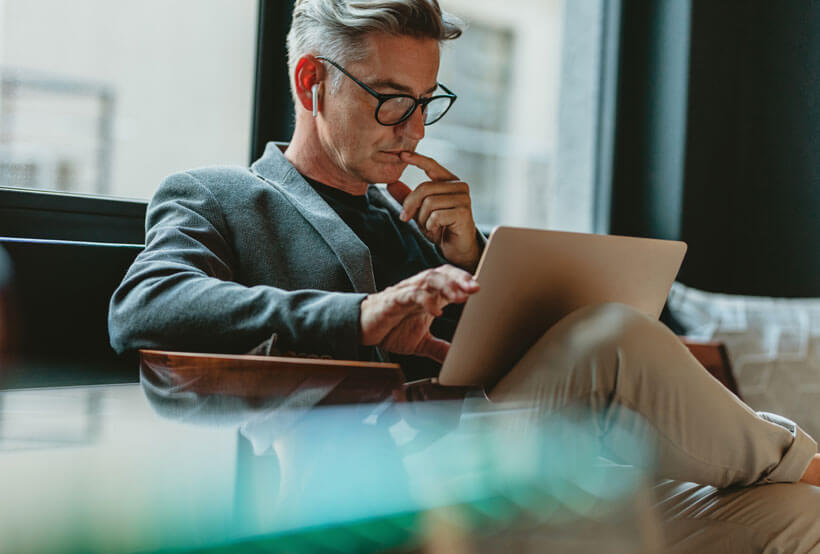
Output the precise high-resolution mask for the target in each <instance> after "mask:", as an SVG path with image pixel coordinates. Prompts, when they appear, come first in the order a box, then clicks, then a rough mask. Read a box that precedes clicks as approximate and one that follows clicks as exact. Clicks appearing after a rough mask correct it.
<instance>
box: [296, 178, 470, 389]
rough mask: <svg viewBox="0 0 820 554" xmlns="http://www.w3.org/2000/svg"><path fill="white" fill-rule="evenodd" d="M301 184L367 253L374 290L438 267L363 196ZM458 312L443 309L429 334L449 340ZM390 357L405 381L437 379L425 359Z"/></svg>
mask: <svg viewBox="0 0 820 554" xmlns="http://www.w3.org/2000/svg"><path fill="white" fill-rule="evenodd" d="M303 177H304V176H303ZM305 180H306V181H307V182H308V183H309V184H310V185H311V186H312V187H313V189H314V190H315V191H316V192H318V193H319V195H320V196H321V197H322V198H323V199H324V200H325V202H327V203H328V204H329V205H330V207H331V208H333V210H334V211H335V212H336V213H337V214H338V216H339V217H340V218H341V219H342V221H344V222H345V223H346V224H347V226H348V227H350V229H351V230H352V231H353V232H354V233H355V234H356V236H357V237H359V240H361V241H362V242H363V243H364V244H365V246H367V248H368V249H369V250H370V259H371V261H372V263H373V276H374V278H375V280H376V290H380V291H381V290H384V289H386V288H387V287H389V286H391V285H395V284H396V283H398V282H399V281H402V280H404V279H407V278H408V277H412V276H413V275H416V274H417V273H420V272H422V271H424V270H425V269H429V268H431V267H435V266H437V265H438V264H440V263H441V262H440V261H439V260H436V259H429V258H428V257H427V256H425V252H424V251H423V250H422V249H421V247H420V246H419V244H418V243H417V242H416V237H415V235H414V234H413V232H412V231H411V228H410V226H409V225H408V224H407V223H405V222H403V221H401V220H400V219H398V218H394V216H393V215H392V214H391V213H390V211H389V210H387V209H386V208H382V207H379V206H374V205H373V204H372V203H371V202H370V199H369V198H368V196H367V194H364V195H361V196H357V195H353V194H348V193H346V192H344V191H342V190H339V189H337V188H333V187H329V186H327V185H325V184H322V183H320V182H318V181H315V180H313V179H311V178H309V177H305ZM461 309H462V306H461V305H453V304H451V305H449V306H447V307H446V308H445V309H444V314H443V315H442V316H441V317H438V318H436V319H435V321H434V322H433V324H432V325H431V327H430V331H431V333H432V334H433V335H435V336H437V337H439V338H442V339H445V340H448V341H449V340H452V338H453V333H454V332H455V326H456V323H458V318H459V317H460V316H461ZM390 356H391V358H392V359H393V360H394V361H396V362H398V363H399V364H401V366H402V370H403V371H404V374H405V376H406V377H407V379H408V380H414V379H421V378H424V377H433V376H435V375H438V372H439V369H440V366H439V364H437V363H436V362H434V361H433V360H430V359H427V358H422V357H419V356H401V355H398V354H391V355H390Z"/></svg>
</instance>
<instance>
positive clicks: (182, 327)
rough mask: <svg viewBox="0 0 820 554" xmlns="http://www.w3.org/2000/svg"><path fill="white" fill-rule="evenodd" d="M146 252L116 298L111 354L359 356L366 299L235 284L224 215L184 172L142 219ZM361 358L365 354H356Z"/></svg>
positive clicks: (355, 295) (164, 187) (169, 180)
mask: <svg viewBox="0 0 820 554" xmlns="http://www.w3.org/2000/svg"><path fill="white" fill-rule="evenodd" d="M146 230H147V231H146V247H145V250H143V251H142V252H141V253H140V254H139V256H137V258H136V260H134V263H133V264H132V265H131V267H130V268H129V270H128V272H127V273H126V275H125V277H124V279H123V281H122V283H121V284H120V285H119V287H118V288H117V289H116V291H115V292H114V294H113V296H112V298H111V303H110V306H109V313H108V329H109V335H110V339H111V345H112V347H113V348H114V349H115V350H116V351H118V352H123V351H126V350H133V349H137V348H160V349H168V350H182V351H197V352H222V353H242V352H247V351H248V350H250V349H251V348H253V347H254V346H256V345H258V344H259V343H261V342H263V341H266V340H269V339H271V338H272V339H273V341H274V342H275V343H276V344H277V346H278V347H279V348H280V349H281V350H294V351H297V352H301V353H309V354H318V355H330V356H332V357H334V358H339V359H358V358H359V355H360V353H361V352H360V350H361V349H360V348H359V346H358V345H359V334H360V323H359V309H360V304H361V302H362V300H363V299H364V298H365V296H366V294H358V293H338V292H327V291H319V290H296V291H286V290H283V289H279V288H275V287H272V286H253V287H247V286H244V285H241V284H239V283H236V282H234V281H233V279H234V271H233V269H232V268H234V267H236V264H235V260H234V253H233V251H232V248H231V247H230V241H229V237H230V232H231V231H230V229H228V227H227V225H226V223H225V220H224V217H223V212H222V209H221V207H220V205H219V203H218V201H217V199H216V198H215V197H214V195H213V194H212V193H211V191H210V190H208V188H207V187H205V186H203V185H202V183H201V182H200V181H199V180H198V179H197V178H196V177H195V176H193V175H191V174H189V173H178V174H175V175H172V176H170V177H168V178H167V179H166V180H165V181H164V182H163V183H162V184H161V185H160V187H159V189H158V190H157V193H156V194H155V195H154V198H153V199H152V201H151V203H150V205H149V207H148V212H147V215H146ZM362 351H363V350H362Z"/></svg>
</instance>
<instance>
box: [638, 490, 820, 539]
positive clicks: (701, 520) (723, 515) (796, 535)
mask: <svg viewBox="0 0 820 554" xmlns="http://www.w3.org/2000/svg"><path fill="white" fill-rule="evenodd" d="M654 493H655V497H656V498H657V499H658V502H657V504H656V507H657V510H658V512H659V513H660V515H661V516H662V517H663V519H664V520H665V521H664V534H665V540H666V544H667V548H666V550H665V552H669V553H675V554H679V553H689V552H697V553H704V554H708V553H715V554H717V553H720V554H727V553H733V552H738V553H741V552H743V553H745V552H764V553H782V552H790V553H798V552H820V522H818V519H820V516H819V515H818V514H820V487H814V486H812V485H807V484H804V483H776V484H772V485H760V486H754V487H731V488H727V489H718V488H715V487H713V486H711V485H697V484H695V483H681V482H679V481H664V482H661V483H659V484H658V485H657V486H656V487H655V489H654Z"/></svg>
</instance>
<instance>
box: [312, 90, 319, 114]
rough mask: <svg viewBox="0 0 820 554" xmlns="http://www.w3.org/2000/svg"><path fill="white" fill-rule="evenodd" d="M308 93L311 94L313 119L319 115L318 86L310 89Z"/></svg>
mask: <svg viewBox="0 0 820 554" xmlns="http://www.w3.org/2000/svg"><path fill="white" fill-rule="evenodd" d="M310 92H311V93H313V117H316V116H317V115H319V84H318V83H317V84H315V85H313V86H312V87H310Z"/></svg>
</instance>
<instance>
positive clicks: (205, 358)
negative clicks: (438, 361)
mask: <svg viewBox="0 0 820 554" xmlns="http://www.w3.org/2000/svg"><path fill="white" fill-rule="evenodd" d="M139 355H140V374H141V375H142V378H143V379H147V380H148V381H149V382H151V383H152V384H154V385H155V386H160V387H169V388H171V387H173V389H174V390H176V391H190V392H193V393H196V394H200V395H226V396H238V397H243V398H260V399H261V398H270V397H276V396H281V397H285V396H288V395H290V394H293V393H294V392H296V391H297V390H304V389H305V388H310V387H315V388H316V389H327V388H329V389H330V391H329V392H328V393H327V395H326V396H324V397H323V399H322V400H321V402H319V404H322V405H327V404H350V403H360V402H379V401H382V400H384V399H386V398H389V397H390V396H391V394H392V392H393V391H394V390H396V389H400V388H401V387H402V384H404V382H405V378H404V374H403V373H402V371H401V367H400V366H399V365H398V364H385V363H375V362H358V361H349V360H326V359H321V358H288V357H278V356H249V355H232V354H203V353H191V352H168V351H164V350H140V351H139Z"/></svg>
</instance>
